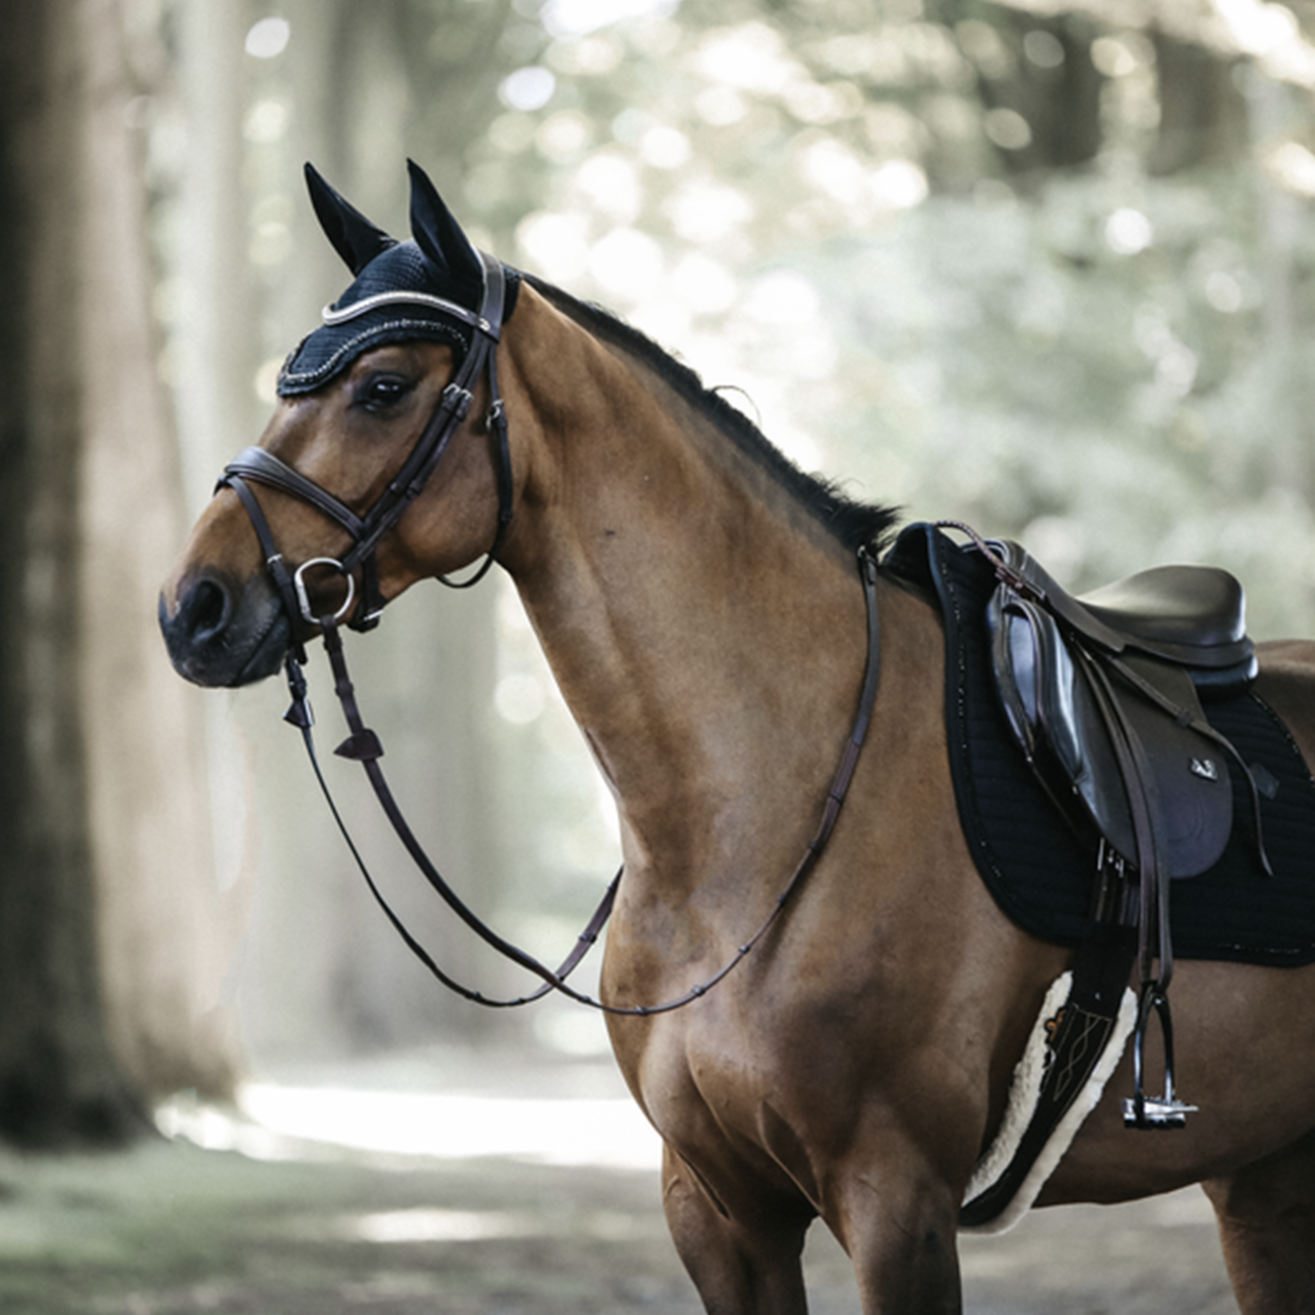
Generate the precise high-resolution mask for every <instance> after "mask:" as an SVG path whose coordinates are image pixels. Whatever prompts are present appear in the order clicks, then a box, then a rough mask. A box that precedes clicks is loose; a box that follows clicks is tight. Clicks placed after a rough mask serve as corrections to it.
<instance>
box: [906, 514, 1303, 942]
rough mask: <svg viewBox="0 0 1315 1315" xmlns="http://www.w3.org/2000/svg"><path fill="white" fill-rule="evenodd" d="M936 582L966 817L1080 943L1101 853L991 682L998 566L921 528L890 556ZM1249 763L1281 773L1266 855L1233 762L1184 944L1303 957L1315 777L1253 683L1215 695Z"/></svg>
mask: <svg viewBox="0 0 1315 1315" xmlns="http://www.w3.org/2000/svg"><path fill="white" fill-rule="evenodd" d="M883 565H884V566H885V568H886V569H887V570H888V571H889V572H891V573H892V574H894V575H897V576H900V577H902V578H904V579H906V580H908V581H910V582H911V583H913V584H916V585H918V586H920V587H921V588H923V589H925V590H929V591H930V592H932V593H933V594H935V595H936V596H937V597H938V598H939V599H940V602H941V610H942V613H943V615H944V618H945V645H946V698H945V716H946V729H947V732H948V736H949V748H950V761H951V766H952V770H953V774H954V789H955V794H956V796H957V799H958V803H959V814H960V819H961V822H962V825H963V829H964V834H965V836H966V837H967V840H968V845H969V848H970V849H971V851H972V853H973V856H974V858H975V859H976V862H977V868H978V871H979V872H980V873H981V875H982V879H983V880H984V881H985V882H986V884H987V886H988V888H989V889H990V891H991V893H992V895H993V896H994V897H995V899H996V902H997V903H998V904H999V905H1000V907H1001V909H1003V910H1004V912H1005V913H1006V914H1007V915H1008V916H1009V917H1010V918H1011V919H1012V920H1013V921H1014V922H1015V923H1016V924H1017V925H1018V926H1019V927H1021V928H1022V929H1023V930H1024V931H1027V932H1029V933H1030V934H1031V935H1033V936H1036V937H1038V938H1040V939H1041V940H1045V941H1050V942H1052V943H1055V944H1061V945H1076V944H1078V943H1079V942H1080V941H1082V940H1083V939H1084V937H1085V936H1086V935H1087V933H1088V932H1089V931H1090V930H1091V923H1090V921H1089V917H1088V900H1089V898H1090V893H1091V877H1092V872H1093V868H1094V854H1093V853H1092V851H1091V850H1090V849H1089V848H1088V847H1087V846H1085V845H1084V844H1083V843H1081V842H1080V841H1079V840H1078V838H1077V836H1076V835H1075V834H1074V833H1073V832H1072V831H1071V830H1070V829H1069V827H1068V826H1067V824H1066V823H1065V822H1064V821H1063V820H1062V818H1061V817H1060V815H1059V813H1058V811H1057V810H1056V808H1055V806H1054V804H1053V803H1051V802H1050V800H1049V799H1048V798H1047V797H1046V795H1045V793H1044V791H1043V790H1042V789H1041V787H1040V786H1039V785H1038V784H1037V782H1036V780H1035V779H1034V777H1033V775H1032V771H1031V769H1030V768H1029V767H1028V765H1027V762H1026V761H1025V759H1024V758H1023V755H1022V753H1021V751H1020V750H1019V748H1018V746H1017V744H1016V743H1015V741H1014V740H1013V738H1012V736H1011V735H1010V732H1009V728H1008V726H1007V724H1006V722H1005V720H1004V716H1003V714H1002V712H1001V711H1000V707H999V704H998V702H997V699H996V694H995V690H994V687H993V685H992V681H991V674H990V668H989V660H990V659H989V651H988V640H987V635H986V625H985V619H984V617H985V610H986V602H987V599H988V597H989V596H990V594H991V591H992V589H993V588H994V585H995V578H994V575H993V572H992V570H991V567H990V565H989V563H987V562H986V561H985V560H984V559H983V558H982V557H981V555H980V554H978V553H976V552H973V551H970V550H968V549H965V548H961V547H960V546H959V545H958V544H956V543H954V542H953V541H952V540H951V539H949V538H947V537H946V536H945V535H944V534H942V533H941V532H940V531H939V530H937V529H936V528H935V527H934V526H930V525H912V526H910V527H909V528H908V529H906V530H905V531H904V533H903V534H901V535H900V537H899V540H898V541H897V542H896V544H895V546H894V547H893V548H892V549H891V550H890V552H889V553H888V554H887V556H886V558H885V561H884V563H883ZM1206 715H1207V717H1208V719H1209V721H1210V723H1211V725H1213V726H1214V727H1215V729H1216V730H1218V731H1219V732H1220V734H1222V735H1224V736H1226V737H1227V738H1228V739H1229V740H1230V741H1231V742H1232V743H1233V745H1234V746H1235V747H1236V748H1237V750H1238V752H1239V753H1240V754H1241V756H1242V760H1243V761H1244V762H1246V763H1248V764H1251V765H1255V764H1260V765H1262V766H1263V767H1264V768H1266V769H1267V771H1268V772H1269V773H1270V775H1271V776H1272V778H1273V779H1274V780H1276V781H1277V783H1278V788H1277V790H1275V791H1273V792H1272V794H1273V797H1272V798H1265V797H1262V799H1261V821H1262V825H1263V827H1264V835H1265V848H1266V851H1267V852H1268V854H1269V859H1270V863H1271V865H1272V867H1273V869H1274V876H1273V877H1267V876H1266V875H1265V874H1264V871H1263V869H1262V868H1261V866H1260V862H1259V858H1258V856H1257V849H1256V841H1255V824H1254V821H1253V808H1252V803H1251V794H1250V790H1249V789H1247V787H1246V783H1245V782H1244V781H1243V779H1242V773H1241V772H1240V771H1239V770H1238V769H1237V767H1236V766H1234V767H1233V768H1232V771H1231V776H1232V786H1233V793H1234V823H1233V835H1232V839H1231V840H1230V841H1229V844H1228V848H1227V850H1225V852H1224V855H1223V857H1222V858H1221V859H1220V860H1219V862H1218V863H1217V864H1216V865H1215V866H1214V867H1213V868H1211V869H1210V870H1209V871H1208V872H1205V873H1202V874H1201V875H1200V876H1197V877H1192V878H1189V879H1185V880H1180V881H1175V882H1174V883H1173V888H1172V891H1171V893H1170V906H1171V922H1172V929H1173V944H1174V952H1175V954H1176V955H1177V956H1178V957H1179V958H1184V959H1226V960H1232V961H1235V962H1239V963H1254V964H1266V965H1278V966H1287V967H1297V966H1299V965H1302V964H1307V963H1312V962H1315V780H1312V777H1311V773H1310V769H1309V768H1308V767H1307V766H1306V763H1305V760H1304V759H1303V758H1302V755H1301V751H1300V750H1299V749H1298V748H1297V746H1296V744H1295V743H1294V742H1293V740H1292V737H1291V736H1290V735H1289V734H1288V731H1287V729H1286V728H1285V727H1284V725H1283V724H1282V722H1281V721H1280V720H1279V718H1278V717H1277V716H1276V715H1275V713H1274V712H1273V711H1272V709H1270V708H1269V707H1268V706H1267V705H1266V704H1265V703H1264V702H1263V701H1262V700H1261V699H1259V698H1257V697H1256V696H1255V695H1253V694H1246V695H1242V696H1241V697H1239V698H1235V699H1231V700H1228V701H1226V702H1222V703H1213V704H1209V705H1207V706H1206Z"/></svg>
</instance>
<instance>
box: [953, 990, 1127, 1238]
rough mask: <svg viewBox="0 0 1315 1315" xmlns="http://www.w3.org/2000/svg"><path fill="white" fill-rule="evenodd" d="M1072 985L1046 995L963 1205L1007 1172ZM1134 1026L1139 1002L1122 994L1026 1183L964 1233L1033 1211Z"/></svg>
mask: <svg viewBox="0 0 1315 1315" xmlns="http://www.w3.org/2000/svg"><path fill="white" fill-rule="evenodd" d="M1072 984H1073V974H1072V973H1071V972H1070V973H1065V974H1064V975H1063V976H1062V977H1060V978H1058V979H1057V980H1056V982H1055V984H1054V985H1053V986H1052V987H1051V988H1050V990H1049V991H1048V992H1047V993H1046V998H1045V1002H1044V1003H1043V1004H1042V1006H1041V1014H1040V1017H1038V1019H1037V1021H1036V1025H1035V1027H1033V1029H1032V1035H1031V1036H1030V1037H1029V1038H1028V1042H1027V1047H1026V1049H1025V1050H1024V1051H1023V1057H1022V1059H1020V1060H1019V1061H1018V1065H1017V1067H1016V1068H1015V1069H1014V1077H1013V1081H1012V1083H1011V1084H1010V1087H1009V1106H1008V1108H1007V1109H1006V1111H1005V1117H1004V1121H1003V1123H1001V1125H1000V1131H999V1132H998V1133H997V1134H996V1137H995V1140H994V1141H993V1142H992V1143H991V1146H990V1148H989V1149H988V1150H987V1152H986V1154H985V1155H984V1156H982V1158H981V1160H979V1161H978V1163H977V1168H976V1169H975V1170H974V1172H973V1176H972V1181H971V1182H969V1184H968V1190H967V1192H965V1194H964V1203H965V1204H967V1203H968V1202H969V1201H972V1200H974V1199H975V1198H977V1197H978V1196H980V1195H981V1194H982V1193H983V1192H984V1191H986V1190H987V1188H989V1187H990V1186H991V1185H992V1184H993V1183H994V1182H995V1181H996V1180H997V1179H998V1178H999V1177H1000V1175H1001V1174H1003V1173H1004V1171H1005V1169H1006V1168H1007V1167H1008V1166H1009V1162H1010V1161H1011V1160H1012V1159H1013V1158H1014V1154H1015V1152H1016V1151H1017V1150H1018V1145H1019V1143H1020V1142H1021V1141H1022V1139H1023V1134H1024V1133H1025V1132H1026V1131H1027V1125H1028V1123H1029V1122H1030V1121H1031V1118H1032V1111H1033V1109H1034V1108H1035V1107H1036V1102H1037V1097H1038V1095H1039V1094H1040V1092H1041V1081H1042V1078H1043V1077H1044V1076H1045V1071H1046V1052H1047V1038H1048V1033H1047V1030H1046V1023H1047V1022H1048V1021H1049V1020H1050V1019H1053V1018H1054V1017H1055V1015H1056V1014H1057V1013H1058V1012H1059V1010H1060V1009H1061V1008H1062V1007H1063V1006H1064V1004H1065V1002H1066V1001H1067V1000H1068V996H1069V989H1070V987H1071V986H1072ZM1136 1023H1137V997H1136V995H1135V994H1134V993H1133V992H1132V991H1131V990H1125V991H1124V993H1123V1003H1122V1004H1121V1006H1120V1007H1119V1016H1118V1018H1117V1020H1116V1021H1115V1024H1114V1030H1113V1032H1111V1033H1110V1039H1109V1042H1108V1044H1107V1045H1106V1047H1105V1053H1104V1054H1103V1055H1101V1057H1100V1060H1099V1062H1098V1063H1097V1065H1096V1067H1095V1068H1094V1069H1093V1070H1092V1073H1091V1076H1090V1077H1089V1078H1088V1079H1087V1084H1086V1086H1085V1087H1084V1088H1083V1090H1082V1091H1080V1092H1079V1093H1078V1095H1077V1097H1076V1099H1075V1100H1074V1101H1073V1104H1072V1105H1071V1106H1069V1109H1068V1112H1067V1113H1066V1114H1065V1115H1064V1117H1063V1118H1062V1119H1061V1120H1060V1121H1059V1123H1058V1124H1057V1125H1056V1127H1055V1131H1054V1132H1053V1133H1051V1135H1050V1140H1049V1141H1048V1142H1047V1143H1046V1145H1045V1147H1044V1149H1043V1150H1042V1152H1041V1154H1040V1155H1038V1156H1037V1159H1036V1163H1035V1164H1033V1166H1032V1168H1031V1171H1030V1172H1029V1173H1028V1175H1027V1177H1026V1178H1024V1179H1023V1182H1022V1185H1021V1186H1020V1187H1019V1189H1018V1191H1017V1193H1016V1194H1015V1196H1014V1199H1013V1200H1012V1201H1010V1203H1009V1204H1008V1205H1007V1206H1006V1207H1005V1209H1004V1210H1003V1212H1002V1213H1001V1214H999V1215H998V1216H997V1217H996V1218H995V1219H993V1220H991V1221H990V1222H989V1223H985V1224H981V1225H979V1226H978V1227H975V1228H967V1229H964V1230H963V1231H964V1232H968V1233H1007V1232H1008V1231H1009V1230H1010V1229H1011V1228H1013V1227H1014V1225H1015V1224H1017V1223H1018V1221H1019V1220H1020V1219H1021V1218H1022V1217H1023V1216H1024V1215H1025V1214H1026V1213H1027V1212H1028V1211H1029V1210H1030V1209H1031V1208H1032V1203H1033V1202H1034V1201H1035V1200H1036V1198H1037V1195H1038V1193H1039V1192H1040V1191H1041V1189H1042V1187H1044V1186H1045V1183H1046V1180H1047V1179H1048V1178H1049V1177H1050V1175H1051V1174H1052V1173H1054V1171H1055V1168H1056V1166H1057V1165H1058V1164H1059V1162H1060V1160H1062V1159H1063V1158H1064V1153H1065V1151H1067V1150H1068V1148H1069V1146H1070V1145H1071V1144H1072V1142H1073V1138H1074V1137H1076V1136H1077V1133H1078V1129H1079V1128H1081V1127H1082V1124H1083V1121H1084V1120H1085V1119H1086V1117H1087V1115H1088V1114H1090V1113H1091V1111H1092V1110H1094V1109H1095V1108H1096V1105H1097V1103H1098V1102H1099V1100H1100V1096H1101V1092H1103V1091H1104V1090H1105V1084H1106V1083H1107V1082H1108V1081H1109V1080H1110V1075H1111V1074H1112V1073H1113V1072H1114V1070H1115V1069H1116V1068H1117V1067H1118V1065H1119V1060H1120V1059H1122V1058H1123V1051H1124V1048H1125V1047H1126V1045H1127V1044H1128V1037H1129V1035H1130V1034H1131V1033H1132V1029H1133V1028H1134V1027H1135V1026H1136Z"/></svg>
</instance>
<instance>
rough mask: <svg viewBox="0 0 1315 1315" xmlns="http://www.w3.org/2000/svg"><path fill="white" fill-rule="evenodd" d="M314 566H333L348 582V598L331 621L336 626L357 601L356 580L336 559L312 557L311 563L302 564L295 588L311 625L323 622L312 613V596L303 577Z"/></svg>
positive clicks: (293, 579)
mask: <svg viewBox="0 0 1315 1315" xmlns="http://www.w3.org/2000/svg"><path fill="white" fill-rule="evenodd" d="M312 566H331V567H333V569H334V570H335V571H337V572H338V573H339V574H340V575H341V576H342V578H343V579H344V580H346V581H347V598H346V601H345V602H344V603H343V605H342V606H341V607H340V608H339V609H338V610H337V611H336V612H335V613H334V614H333V616H332V617H330V618H329V619H330V620H331V621H333V622H334V623H335V624H336V623H337V622H339V621H341V620H342V619H343V617H345V616H346V615H347V614H348V613H349V612H350V611H351V610H352V604H353V603H354V602H355V601H356V580H355V577H353V576H352V575H350V574H349V573H348V572H347V571H346V570H344V569H343V564H342V563H341V562H340V561H339V560H338V559H337V558H336V557H312V558H311V559H310V560H309V561H305V562H302V564H301V565H300V566H299V567H297V569H296V572H295V573H294V574H293V577H292V585H293V588H294V589H296V591H297V602H298V603H299V604H300V605H301V614H302V616H303V617H304V618H305V619H306V621H307V622H309V623H310V624H311V625H313V626H314V625H319V624H320V622H321V621H322V620H323V618H322V617H318V616H316V615H315V614H314V612H312V611H311V605H310V595H309V594H308V593H307V592H306V581H305V580H303V579H302V575H303V574H304V573H305V572H306V571H308V570H309V569H310V568H311V567H312Z"/></svg>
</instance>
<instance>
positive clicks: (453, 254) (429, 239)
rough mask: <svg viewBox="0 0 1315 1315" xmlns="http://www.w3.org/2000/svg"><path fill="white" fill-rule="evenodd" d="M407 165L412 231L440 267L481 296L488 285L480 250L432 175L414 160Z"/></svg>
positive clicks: (463, 288) (461, 286)
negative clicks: (468, 235)
mask: <svg viewBox="0 0 1315 1315" xmlns="http://www.w3.org/2000/svg"><path fill="white" fill-rule="evenodd" d="M406 167H407V168H408V169H409V170H410V173H411V235H412V236H413V237H414V238H415V240H416V242H417V243H418V244H419V246H420V250H421V251H423V252H424V253H425V255H426V256H427V257H428V258H429V260H430V261H431V262H432V263H433V264H434V265H435V266H436V267H437V268H438V269H440V270H441V271H443V272H444V273H445V274H446V275H448V277H449V278H451V279H453V280H454V281H455V282H456V283H457V284H458V285H460V289H461V290H462V291H465V292H467V293H470V294H473V297H474V298H475V299H476V300H477V299H478V297H479V293H480V291H481V290H482V288H483V286H484V265H483V263H482V262H481V260H480V258H479V253H478V252H477V251H476V250H475V248H474V246H473V245H471V241H470V239H469V238H468V237H467V236H466V234H465V231H464V230H463V229H462V227H461V225H460V224H458V223H457V221H456V219H455V218H454V216H453V214H452V211H450V210H449V209H448V208H447V206H446V205H445V204H444V202H443V198H442V197H441V196H439V194H438V189H437V188H436V187H435V186H434V184H433V183H432V182H431V181H430V179H429V175H428V174H427V173H425V171H424V170H423V169H422V168H421V167H420V166H419V165H418V164H416V162H415V161H414V160H408V161H407V162H406Z"/></svg>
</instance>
